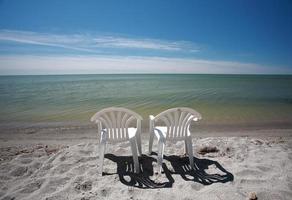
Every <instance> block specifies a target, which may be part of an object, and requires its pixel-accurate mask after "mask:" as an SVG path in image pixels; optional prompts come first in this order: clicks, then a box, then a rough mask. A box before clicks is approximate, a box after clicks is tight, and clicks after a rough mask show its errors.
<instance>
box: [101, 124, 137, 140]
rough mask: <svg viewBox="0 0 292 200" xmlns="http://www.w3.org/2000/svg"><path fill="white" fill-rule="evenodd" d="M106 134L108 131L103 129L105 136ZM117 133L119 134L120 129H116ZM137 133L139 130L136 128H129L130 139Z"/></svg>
mask: <svg viewBox="0 0 292 200" xmlns="http://www.w3.org/2000/svg"><path fill="white" fill-rule="evenodd" d="M105 132H106V129H103V130H102V134H104V133H105ZM116 132H117V133H118V129H116ZM136 133H137V128H134V127H131V128H128V136H129V139H130V138H133V137H134V136H135V135H136ZM122 140H128V139H126V138H124V139H122Z"/></svg>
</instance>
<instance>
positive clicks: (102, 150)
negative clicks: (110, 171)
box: [99, 140, 106, 176]
mask: <svg viewBox="0 0 292 200" xmlns="http://www.w3.org/2000/svg"><path fill="white" fill-rule="evenodd" d="M105 148H106V141H105V140H101V141H100V143H99V173H100V175H101V176H102V171H103V160H104V154H105Z"/></svg>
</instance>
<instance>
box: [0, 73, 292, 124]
mask: <svg viewBox="0 0 292 200" xmlns="http://www.w3.org/2000/svg"><path fill="white" fill-rule="evenodd" d="M109 106H122V107H127V108H130V109H133V110H134V111H136V112H138V113H140V114H141V115H142V116H143V117H144V118H145V119H148V115H149V114H154V115H155V114H157V113H159V112H160V111H162V110H164V109H167V108H171V107H177V106H187V107H192V108H194V109H196V110H197V111H199V112H200V113H201V114H202V116H203V121H202V122H201V123H202V124H205V125H217V124H224V125H234V124H241V125H243V126H249V125H252V124H274V125H277V124H286V125H292V76H284V75H279V76H278V75H56V76H55V75H54V76H53V75H50V76H0V123H1V124H5V123H14V122H15V123H20V122H25V123H39V122H45V123H46V122H81V123H83V122H88V121H89V118H90V117H91V116H92V115H93V114H94V113H95V112H96V111H98V110H100V109H102V108H105V107H109ZM144 123H145V124H147V121H145V122H144Z"/></svg>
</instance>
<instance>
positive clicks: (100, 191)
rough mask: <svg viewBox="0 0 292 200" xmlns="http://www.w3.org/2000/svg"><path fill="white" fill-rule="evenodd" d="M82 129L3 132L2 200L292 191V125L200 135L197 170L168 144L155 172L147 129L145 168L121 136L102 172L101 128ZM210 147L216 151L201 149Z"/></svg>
mask: <svg viewBox="0 0 292 200" xmlns="http://www.w3.org/2000/svg"><path fill="white" fill-rule="evenodd" d="M77 132H78V131H76V130H75V132H74V131H72V130H67V131H63V132H60V131H56V130H55V131H52V130H50V131H48V130H46V131H41V130H40V131H38V132H36V133H32V134H31V133H29V132H27V133H24V132H23V133H11V134H9V133H5V134H1V140H0V141H1V142H0V145H1V151H0V152H1V161H0V177H1V178H0V199H3V200H4V199H5V200H8V199H15V200H16V199H27V200H28V199H29V200H31V199H38V200H39V199H76V200H77V199H80V200H81V199H82V200H85V199H147V200H149V199H185V200H187V199H212V200H213V199H218V200H220V199H239V200H240V199H244V200H245V199H249V196H250V195H251V194H252V193H254V194H255V195H256V196H257V198H258V199H271V200H272V199H278V200H280V199H287V200H288V199H291V198H292V138H291V137H288V135H291V131H290V130H274V135H277V136H274V137H267V136H258V137H257V136H254V134H255V133H251V135H252V136H243V135H248V132H247V133H241V134H240V135H239V136H236V137H234V136H232V137H222V136H220V137H214V136H211V135H212V134H211V133H210V134H209V135H208V136H207V137H202V136H194V137H193V143H194V148H193V150H194V153H195V163H196V166H197V167H198V169H197V170H196V171H192V170H190V167H189V165H188V159H187V157H185V156H184V143H183V142H182V141H181V142H180V141H179V142H175V143H168V144H167V146H166V150H165V157H164V163H165V164H164V165H163V170H164V173H162V174H161V175H160V176H159V175H157V173H155V172H156V154H155V153H153V154H152V155H150V156H149V155H147V154H146V153H148V134H147V133H144V134H143V136H142V147H143V152H144V153H145V154H144V155H143V156H142V157H140V167H141V169H142V171H143V173H141V174H134V173H133V170H132V169H133V166H132V164H133V162H132V157H131V151H130V147H129V144H127V143H121V144H113V145H111V144H110V145H108V148H107V153H108V154H107V155H106V156H105V162H104V174H103V176H99V174H98V157H99V155H98V138H97V136H96V133H95V130H91V131H83V133H82V134H80V133H77ZM263 134H266V133H263ZM221 135H224V133H222V134H221ZM226 135H230V134H228V133H226ZM258 135H261V134H260V133H259V134H258ZM156 144H157V143H156V142H155V143H154V152H157V145H156ZM204 147H216V149H217V152H213V153H206V152H202V150H204ZM216 149H215V150H216Z"/></svg>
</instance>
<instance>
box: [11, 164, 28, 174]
mask: <svg viewBox="0 0 292 200" xmlns="http://www.w3.org/2000/svg"><path fill="white" fill-rule="evenodd" d="M26 172H27V167H23V166H20V167H17V168H16V169H14V170H12V172H10V175H11V176H23V175H24V174H25V173H26Z"/></svg>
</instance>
